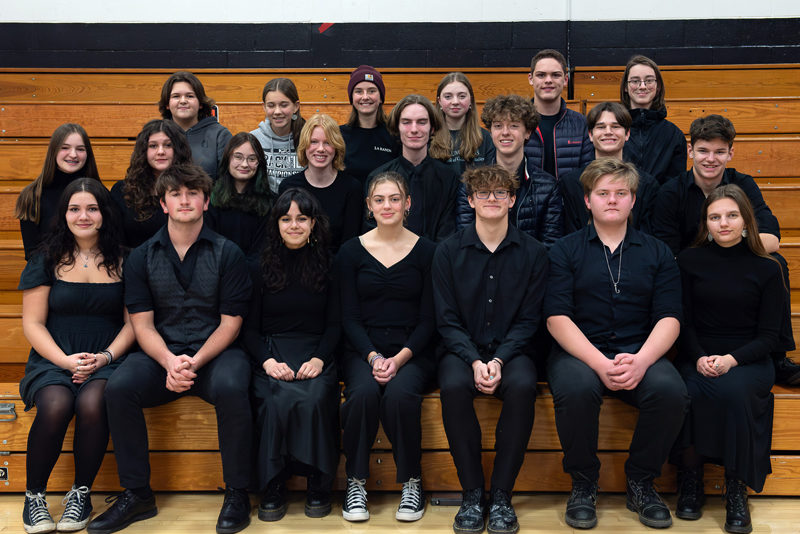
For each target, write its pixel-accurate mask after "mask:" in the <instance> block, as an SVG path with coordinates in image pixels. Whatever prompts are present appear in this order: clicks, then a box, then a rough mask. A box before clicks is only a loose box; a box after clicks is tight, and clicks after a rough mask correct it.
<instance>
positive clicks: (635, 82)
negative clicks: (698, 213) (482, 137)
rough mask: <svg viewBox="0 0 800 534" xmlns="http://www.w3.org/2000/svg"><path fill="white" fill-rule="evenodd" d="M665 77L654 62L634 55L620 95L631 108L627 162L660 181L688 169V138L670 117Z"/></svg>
mask: <svg viewBox="0 0 800 534" xmlns="http://www.w3.org/2000/svg"><path fill="white" fill-rule="evenodd" d="M665 92H666V91H665V88H664V80H663V78H662V77H661V71H660V70H658V65H656V63H655V61H653V60H652V59H650V58H648V57H645V56H633V57H632V58H631V59H630V61H628V65H627V66H626V67H625V74H624V75H623V76H622V82H621V84H620V86H619V98H620V101H621V102H622V104H623V105H625V107H627V108H628V109H629V110H630V113H631V118H633V124H631V133H630V138H629V139H628V141H627V142H626V143H625V148H624V155H625V161H630V162H631V163H633V164H634V165H636V167H637V168H638V169H639V170H641V171H644V172H647V173H649V174H650V175H652V176H653V177H654V178H655V179H656V180H658V183H659V184H663V183H664V182H665V181H667V180H668V179H670V178H672V177H673V176H677V175H678V174H680V173H682V172H684V171H686V137H685V136H684V135H683V132H681V130H680V129H679V128H678V127H677V126H675V125H674V124H672V123H671V122H670V121H668V120H667V107H666V104H665V103H664V98H665Z"/></svg>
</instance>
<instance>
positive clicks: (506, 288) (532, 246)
mask: <svg viewBox="0 0 800 534" xmlns="http://www.w3.org/2000/svg"><path fill="white" fill-rule="evenodd" d="M546 279H547V253H546V251H545V248H544V245H542V244H541V243H539V242H538V241H536V240H535V239H534V238H532V237H530V236H529V235H527V234H525V233H524V232H521V231H520V230H519V229H517V228H516V227H514V226H512V225H509V226H508V233H507V234H506V237H505V239H503V241H502V242H501V243H500V245H499V246H498V247H497V249H496V250H495V251H494V252H490V251H489V249H487V248H486V246H485V245H484V244H483V243H482V242H481V240H480V239H479V238H478V234H477V232H476V230H475V225H474V224H471V225H469V226H466V227H464V228H462V229H461V230H459V231H458V232H456V233H455V234H454V235H452V236H450V237H449V238H448V239H446V240H445V241H443V242H442V243H441V244H440V245H439V246H438V247H437V249H436V254H435V255H434V258H433V288H434V289H433V291H434V301H435V304H436V323H437V326H438V328H439V333H440V334H441V335H442V338H443V341H444V344H445V347H446V348H447V350H448V351H449V352H452V353H454V354H456V355H458V356H459V357H461V358H463V359H464V361H466V362H467V363H469V364H471V363H472V362H473V361H475V360H478V359H482V360H484V361H488V360H489V359H491V358H492V357H494V356H497V357H498V358H500V359H501V360H503V362H508V361H509V360H511V359H512V358H514V357H516V356H518V355H520V354H523V353H526V351H528V350H529V348H530V347H529V344H530V341H531V339H532V338H533V335H534V334H535V333H536V329H537V327H538V325H539V321H540V319H541V316H542V297H543V296H544V287H545V282H546Z"/></svg>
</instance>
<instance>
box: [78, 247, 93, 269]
mask: <svg viewBox="0 0 800 534" xmlns="http://www.w3.org/2000/svg"><path fill="white" fill-rule="evenodd" d="M78 255H79V256H80V257H81V258H83V268H84V269H88V268H89V255H88V254H87V255H86V256H84V255H83V252H81V251H80V250H79V251H78ZM94 256H97V254H95V255H94Z"/></svg>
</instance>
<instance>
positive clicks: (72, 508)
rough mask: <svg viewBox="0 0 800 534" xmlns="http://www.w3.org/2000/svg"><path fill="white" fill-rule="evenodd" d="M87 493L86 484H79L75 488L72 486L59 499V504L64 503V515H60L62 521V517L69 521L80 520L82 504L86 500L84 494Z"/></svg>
mask: <svg viewBox="0 0 800 534" xmlns="http://www.w3.org/2000/svg"><path fill="white" fill-rule="evenodd" d="M88 494H89V488H87V487H86V486H81V487H79V488H76V487H75V486H72V489H71V490H69V492H68V493H67V494H66V495H65V496H64V500H63V501H61V504H64V505H66V506H65V508H64V515H63V516H62V521H63V520H64V519H67V520H70V521H80V519H81V516H82V515H83V506H84V503H85V502H86V496H87V495H88Z"/></svg>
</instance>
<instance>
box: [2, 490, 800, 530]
mask: <svg viewBox="0 0 800 534" xmlns="http://www.w3.org/2000/svg"><path fill="white" fill-rule="evenodd" d="M61 497H63V496H62V495H57V494H53V495H50V496H49V502H50V511H51V513H52V515H53V517H55V518H56V520H58V516H59V515H60V513H61V511H62V510H63V506H62V505H61ZM103 497H104V495H100V494H98V495H95V496H94V498H93V503H94V505H95V512H99V511H102V510H104V509H105V503H104V502H103ZM337 497H338V499H339V500H340V499H341V495H337ZM665 497H666V501H667V504H668V505H669V506H670V508H672V509H673V510H674V506H675V495H666V496H665ZM303 498H304V496H303V494H301V493H293V494H292V496H291V501H290V505H289V513H288V514H287V515H286V517H284V518H283V519H282V520H281V521H279V522H276V523H264V522H261V521H259V520H258V519H257V518H256V516H255V512H254V513H253V522H252V523H251V525H250V527H249V528H247V529H246V530H245V531H244V532H269V533H270V534H284V533H297V532H304V533H305V532H351V533H358V532H386V531H388V530H396V531H406V532H414V533H418V534H427V533H443V532H444V533H447V532H452V524H453V516H454V515H455V513H456V511H457V508H456V507H454V506H431V505H430V503H429V504H428V508H427V510H426V512H425V516H424V517H423V518H422V519H421V520H420V521H418V522H416V523H409V524H401V523H399V522H397V521H395V519H394V512H395V507H396V506H397V501H398V494H396V493H377V492H373V493H370V495H369V498H370V513H371V515H372V518H371V519H370V520H369V521H367V522H365V523H348V522H347V521H345V520H344V519H342V516H341V505H340V502H339V503H336V504H335V505H334V509H333V512H332V513H331V515H329V516H328V517H325V518H323V519H309V518H307V517H305V515H303ZM566 498H567V495H566V494H524V495H515V496H514V499H513V503H514V506H515V508H516V511H517V515H518V517H519V522H520V527H521V529H520V532H522V533H525V532H531V533H533V532H536V533H537V534H539V533H541V534H546V533H550V532H553V533H556V532H558V533H566V532H580V531H575V530H573V529H572V528H570V527H568V526H567V525H566V524H565V523H564V506H565V503H566ZM221 504H222V495H221V494H210V493H161V494H159V495H158V506H159V514H158V515H157V516H156V517H155V518H153V519H148V520H147V521H143V522H140V523H136V524H134V525H132V526H130V527H128V528H127V529H125V531H124V532H126V533H131V534H135V533H137V532H139V533H142V532H147V533H152V532H158V533H166V534H169V533H178V532H180V533H187V532H198V533H203V532H208V533H213V532H214V525H215V522H216V519H217V514H218V513H219V507H220V505H221ZM598 506H599V507H598V516H599V524H598V526H597V528H595V529H593V530H592V531H591V532H592V533H595V534H619V533H620V532H624V533H625V534H637V533H642V534H644V533H649V534H652V533H653V532H654V530H653V529H650V528H647V527H645V526H643V525H642V524H640V523H639V521H638V519H637V518H636V515H635V514H634V513H633V512H629V511H627V510H626V508H625V496H624V495H619V494H601V495H600V497H599V499H598ZM750 511H751V513H752V516H753V532H754V533H755V534H758V533H764V534H765V533H770V534H790V533H791V534H796V533H798V532H800V498H798V497H763V498H760V497H753V498H751V499H750ZM704 512H705V513H704V515H703V517H702V519H700V520H699V521H682V520H680V519H677V518H674V519H673V521H674V523H673V526H672V528H671V529H670V530H669V532H683V533H700V534H703V533H719V532H722V531H723V529H722V525H723V523H724V522H725V509H724V503H723V501H722V498H721V497H718V496H711V495H709V496H708V501H707V503H706V507H705V509H704ZM0 532H23V529H22V496H21V495H20V494H3V495H0Z"/></svg>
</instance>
